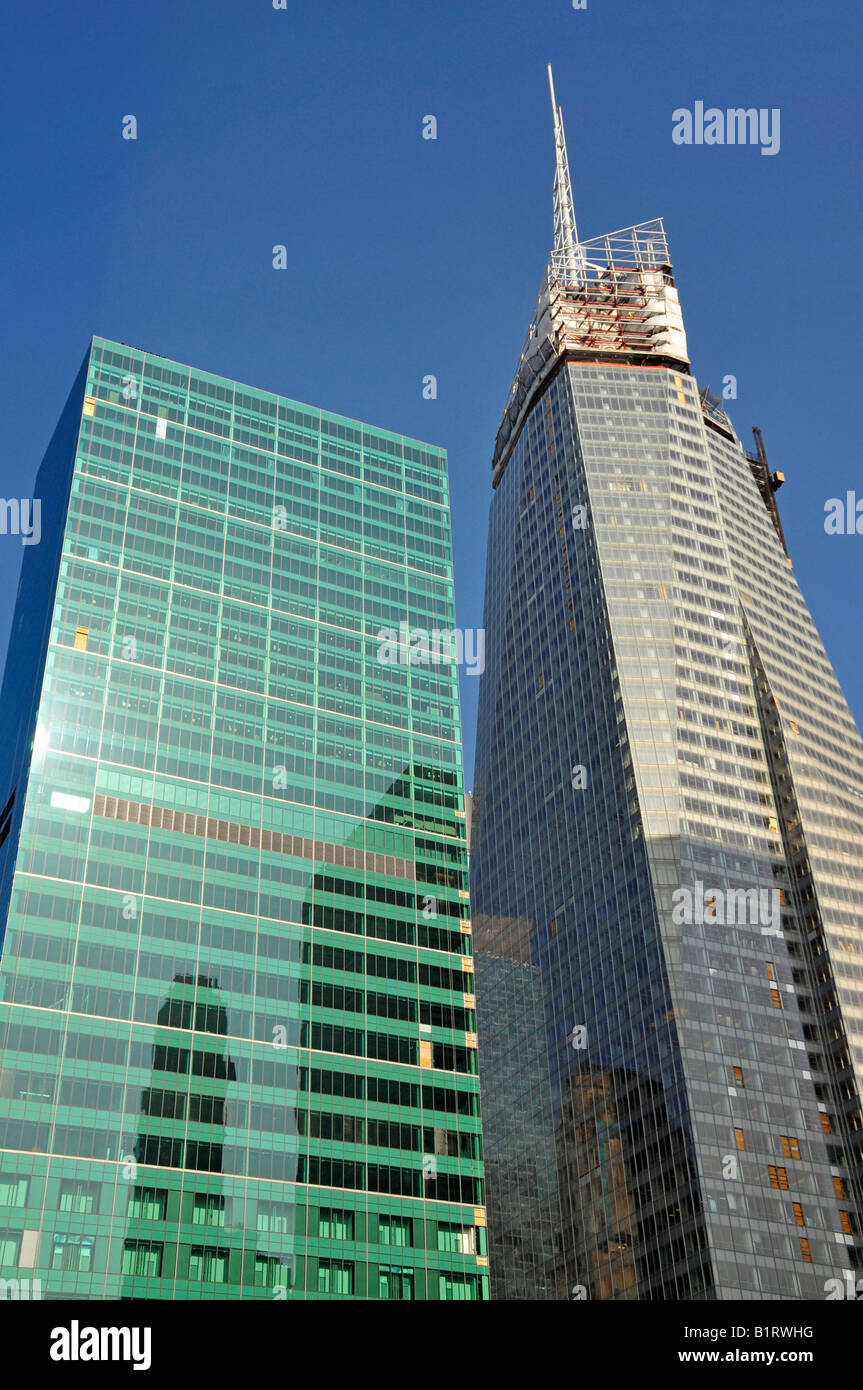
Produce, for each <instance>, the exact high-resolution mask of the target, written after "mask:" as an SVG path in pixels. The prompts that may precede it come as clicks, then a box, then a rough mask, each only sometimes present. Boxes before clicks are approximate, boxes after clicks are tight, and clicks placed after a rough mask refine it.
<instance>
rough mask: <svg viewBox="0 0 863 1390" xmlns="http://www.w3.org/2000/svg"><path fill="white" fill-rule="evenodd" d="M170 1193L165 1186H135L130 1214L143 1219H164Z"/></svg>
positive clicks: (130, 1201)
mask: <svg viewBox="0 0 863 1390" xmlns="http://www.w3.org/2000/svg"><path fill="white" fill-rule="evenodd" d="M167 1206H168V1193H167V1190H166V1189H165V1188H163V1187H133V1188H132V1196H131V1198H130V1199H129V1216H130V1217H137V1218H138V1219H139V1220H141V1221H164V1219H165V1212H166V1210H167Z"/></svg>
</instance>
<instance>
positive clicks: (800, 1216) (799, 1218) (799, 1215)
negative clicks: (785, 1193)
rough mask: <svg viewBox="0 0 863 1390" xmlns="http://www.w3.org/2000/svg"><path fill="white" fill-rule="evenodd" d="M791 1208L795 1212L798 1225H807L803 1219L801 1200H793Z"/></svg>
mask: <svg viewBox="0 0 863 1390" xmlns="http://www.w3.org/2000/svg"><path fill="white" fill-rule="evenodd" d="M791 1210H792V1211H793V1212H794V1220H795V1221H796V1222H797V1225H798V1226H805V1225H806V1222H805V1220H804V1219H803V1208H802V1207H801V1205H800V1203H799V1202H792V1203H791Z"/></svg>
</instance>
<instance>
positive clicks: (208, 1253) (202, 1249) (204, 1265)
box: [189, 1245, 228, 1284]
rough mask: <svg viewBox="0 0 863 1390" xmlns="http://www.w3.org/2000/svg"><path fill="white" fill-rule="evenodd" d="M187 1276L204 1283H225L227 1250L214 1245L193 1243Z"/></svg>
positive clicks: (226, 1276) (226, 1277)
mask: <svg viewBox="0 0 863 1390" xmlns="http://www.w3.org/2000/svg"><path fill="white" fill-rule="evenodd" d="M189 1278H190V1279H195V1280H198V1281H200V1282H202V1283H205V1284H226V1283H227V1281H228V1251H227V1250H225V1249H220V1248H219V1247H217V1246H215V1245H193V1246H192V1253H191V1256H190V1258H189Z"/></svg>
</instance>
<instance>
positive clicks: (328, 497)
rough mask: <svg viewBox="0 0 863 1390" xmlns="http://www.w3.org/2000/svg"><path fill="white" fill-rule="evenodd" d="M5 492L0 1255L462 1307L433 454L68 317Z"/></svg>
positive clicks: (75, 1273)
mask: <svg viewBox="0 0 863 1390" xmlns="http://www.w3.org/2000/svg"><path fill="white" fill-rule="evenodd" d="M37 486H38V492H39V495H40V499H41V502H42V517H43V532H42V541H41V544H40V545H39V546H34V547H31V548H30V549H28V550H27V551H26V556H25V562H24V569H23V574H22V583H21V587H20V590H19V594H18V600H17V607H16V613H15V620H14V627H13V635H12V644H11V649H10V655H9V659H8V662H7V669H6V677H5V683H4V687H3V695H2V704H3V710H4V715H5V719H6V729H7V746H6V748H5V750H4V761H3V764H2V768H0V772H2V779H3V780H2V789H0V801H2V803H3V804H4V805H5V810H4V812H3V818H2V822H0V826H2V829H0V836H2V837H3V844H2V848H0V855H2V860H0V924H2V928H5V939H4V940H3V945H2V955H0V1278H5V1279H7V1280H20V1281H25V1280H26V1281H31V1280H37V1281H40V1282H41V1295H42V1297H45V1298H108V1299H118V1298H148V1299H202V1298H206V1299H212V1298H224V1299H240V1298H245V1299H254V1298H261V1299H269V1298H342V1297H351V1296H354V1297H363V1298H371V1299H378V1298H381V1299H411V1298H413V1299H475V1298H482V1297H486V1296H487V1280H488V1272H487V1264H488V1260H487V1256H486V1248H485V1212H484V1196H483V1174H482V1162H481V1152H480V1120H479V1107H478V1079H477V1066H476V1057H477V1054H476V1037H475V1018H474V986H473V960H472V949H471V927H470V920H469V906H468V895H467V874H466V867H467V848H466V832H465V812H464V792H463V782H462V767H461V750H460V741H459V740H460V729H459V711H458V688H457V672H456V670H455V667H454V666H453V665H452V664H447V663H444V664H440V663H438V664H437V665H434V664H430V663H425V664H423V663H422V661H419V662H409V663H405V662H401V661H398V660H384V659H383V655H384V653H383V647H382V642H381V637H380V633H381V631H382V630H383V631H386V630H388V629H390V628H394V629H396V630H399V627H400V624H401V623H407V624H408V625H409V626H410V627H414V628H417V629H433V630H434V629H439V628H444V629H448V628H451V627H452V623H453V589H452V561H451V549H450V534H449V509H448V508H449V504H448V490H447V477H446V460H445V456H444V454H443V452H442V451H441V450H440V449H436V448H432V447H430V446H428V445H426V444H421V443H418V442H417V441H415V440H411V439H407V438H403V437H402V436H400V435H397V434H393V433H390V432H388V431H385V430H378V429H372V428H370V427H369V426H367V425H363V424H360V423H358V422H357V421H354V420H348V419H344V418H342V417H340V416H338V415H332V414H328V413H326V412H323V411H320V410H317V409H313V408H311V407H309V406H304V405H300V404H297V403H296V402H294V401H290V400H286V399H284V398H282V397H277V396H275V395H271V394H268V393H266V392H263V391H255V390H252V389H251V388H248V387H245V386H242V385H240V384H238V383H235V382H233V381H228V380H226V379H224V378H221V377H217V376H211V375H208V374H207V373H205V372H200V371H197V370H192V369H190V368H189V367H185V366H182V365H180V364H179V363H176V362H170V361H167V360H165V359H163V358H160V357H156V356H153V355H152V354H148V353H144V352H139V351H137V350H134V349H132V348H129V347H126V346H124V345H122V344H119V343H114V342H109V341H106V340H104V339H101V338H95V339H94V340H93V342H92V344H91V347H90V349H89V351H88V353H87V356H86V359H85V361H84V364H83V367H82V369H81V372H80V374H79V376H78V379H77V381H76V383H75V387H74V389H73V391H72V394H71V396H70V398H69V402H68V404H67V406H66V408H65V410H64V412H63V415H62V418H61V420H60V423H59V425H58V428H57V431H56V433H55V435H54V438H53V440H52V442H51V444H50V446H49V449H48V452H47V454H46V457H45V461H44V464H43V467H42V470H41V473H40V475H39V481H38V485H37Z"/></svg>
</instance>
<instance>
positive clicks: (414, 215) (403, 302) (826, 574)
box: [0, 0, 863, 785]
mask: <svg viewBox="0 0 863 1390" xmlns="http://www.w3.org/2000/svg"><path fill="white" fill-rule="evenodd" d="M5 38H6V44H5V46H6V49H7V58H8V62H7V75H6V80H5V84H4V86H3V88H2V90H0V114H2V129H3V132H4V142H3V143H4V171H3V179H2V191H0V200H2V207H3V229H4V232H3V235H4V251H5V255H4V256H3V261H2V268H0V295H2V298H0V306H2V317H3V322H4V324H5V325H6V329H7V331H6V333H5V334H4V340H3V344H2V348H0V351H2V378H3V381H4V383H5V389H6V409H5V410H4V411H3V413H2V418H0V433H2V440H0V495H2V496H3V497H11V496H16V497H29V496H32V488H33V480H34V478H35V474H36V470H37V468H38V464H39V461H40V459H41V456H42V453H43V451H44V448H45V445H46V443H47V441H48V439H49V437H50V435H51V432H52V429H53V426H54V424H55V422H56V419H57V416H58V414H59V411H60V408H61V406H62V404H63V402H64V401H65V398H66V395H67V393H68V390H69V387H70V386H71V383H72V380H73V378H74V375H75V373H76V371H77V368H78V366H79V364H80V361H81V358H82V356H83V354H84V351H85V348H86V345H87V342H88V339H89V337H90V336H91V334H93V333H100V334H104V335H105V336H107V337H112V338H118V339H120V340H122V341H123V342H127V343H130V344H133V345H135V346H137V347H142V348H146V349H149V350H151V351H154V352H157V353H160V354H162V355H164V356H166V357H172V358H176V359H178V360H180V361H183V362H191V363H193V364H194V365H196V366H199V367H201V368H204V369H206V370H209V371H212V372H217V373H222V374H224V375H226V376H229V377H234V378H236V379H238V380H240V381H245V382H250V383H252V384H253V385H256V386H259V387H262V388H266V389H270V390H273V391H278V392H281V393H283V394H285V395H288V396H293V397H295V398H297V399H299V400H304V401H308V402H311V403H313V404H316V405H320V406H323V407H325V408H327V409H329V410H334V411H337V412H340V413H342V414H345V415H350V416H356V417H359V418H361V419H364V420H367V421H369V422H371V423H374V424H378V425H381V426H385V427H387V428H390V429H395V430H400V431H403V432H405V433H407V434H412V435H415V436H417V437H419V438H421V439H427V440H430V441H431V442H433V443H436V444H441V445H443V446H444V447H445V448H446V449H447V450H448V453H449V460H450V478H451V492H452V505H453V531H454V542H455V564H456V594H457V603H458V621H459V623H460V625H461V626H462V627H479V626H480V625H481V623H482V599H483V585H484V568H485V535H486V528H487V512H488V501H489V496H490V491H491V486H490V469H489V461H490V456H491V449H492V445H493V440H494V434H495V431H496V428H497V424H498V420H499V417H500V412H501V409H502V407H503V404H504V401H505V398H506V393H507V390H508V387H509V383H510V380H511V377H512V373H513V370H514V366H515V361H516V358H517V355H518V351H519V348H520V346H521V340H522V337H523V334H524V331H525V329H526V327H527V322H528V319H529V315H530V311H531V308H532V304H533V300H534V297H535V294H536V290H537V287H538V283H539V280H540V277H541V274H542V270H543V266H544V263H545V259H546V256H547V254H548V251H549V249H550V243H551V238H552V203H551V187H552V178H553V163H554V154H553V142H552V132H551V115H550V110H549V104H548V92H547V86H546V75H545V64H546V62H547V61H549V60H551V61H552V62H553V64H554V69H555V82H556V86H557V95H558V101H559V102H560V104H561V105H562V107H563V111H564V118H565V122H566V129H567V137H568V143H569V153H570V163H571V166H572V175H573V184H574V191H575V202H576V212H577V217H578V224H579V230H580V232H581V234H582V236H584V237H591V236H596V235H598V234H600V233H602V232H605V231H610V230H613V229H615V228H618V227H623V226H627V225H629V224H631V223H633V222H640V221H644V220H646V219H648V218H651V217H656V216H663V217H664V218H665V219H666V229H667V232H668V235H669V241H670V246H671V253H672V258H673V261H674V265H675V273H676V279H677V284H678V287H679V290H680V295H681V301H682V305H683V311H684V318H685V322H686V328H687V333H688V339H689V347H690V352H691V354H692V360H693V371H694V372H695V374H696V376H697V377H698V379H699V381H701V382H702V383H708V382H709V383H710V384H711V385H712V386H713V387H714V389H717V388H718V387H719V385H720V383H721V380H722V378H723V376H725V375H726V374H729V373H733V374H734V375H735V376H736V377H737V381H738V400H737V401H736V402H733V403H732V412H731V413H732V417H733V419H734V421H735V424H736V425H737V428H738V431H739V432H740V433H741V436H742V437H744V440H745V442H747V443H748V442H749V441H750V434H749V429H750V426H751V425H752V424H758V425H760V426H761V428H762V430H763V431H764V438H765V443H766V446H767V451H768V457H769V459H770V463H771V466H772V467H773V468H778V469H781V470H782V471H783V472H784V473H785V474H786V477H787V479H788V481H787V484H786V486H785V487H784V488H783V490H782V492H781V494H780V503H781V508H782V516H783V522H784V525H785V530H786V535H787V538H788V543H789V548H790V550H791V554H792V556H793V558H794V564H795V573H796V574H797V577H798V579H799V581H800V583H801V586H802V588H803V591H804V594H805V595H806V597H807V599H808V601H809V604H810V607H811V608H812V610H813V613H814V616H815V620H816V622H817V624H818V626H819V628H820V630H821V634H822V637H823V639H824V642H825V645H826V647H827V650H828V653H829V654H830V656H831V658H832V660H833V662H834V665H835V667H836V670H837V673H838V675H839V678H840V680H841V681H842V683H843V686H844V688H845V691H846V694H847V696H848V698H849V701H850V703H851V707H852V710H853V711H854V714H855V716H856V717H857V719H858V723H860V722H863V720H861V716H863V663H861V660H860V651H861V645H863V638H861V635H860V623H859V606H860V588H861V585H860V574H861V565H863V536H853V537H852V536H832V537H828V536H826V535H825V533H824V527H823V522H824V503H825V501H826V499H827V498H829V497H832V496H837V495H843V494H844V492H845V491H846V490H848V489H852V490H857V491H858V493H859V495H860V496H861V497H863V468H861V463H860V452H861V426H860V420H859V400H860V394H861V393H860V385H859V363H860V342H859V328H858V324H859V322H860V319H861V312H860V310H861V306H860V296H861V291H863V274H861V249H863V248H861V236H860V230H859V229H860V225H861V206H860V204H861V183H860V177H859V148H860V134H861V132H860V107H859V88H860V77H859V53H860V51H861V38H863V15H861V13H860V11H859V10H857V9H856V8H855V7H852V6H839V5H837V4H836V3H835V0H832V2H831V3H829V4H813V3H809V2H808V0H807V3H801V0H782V2H781V3H779V2H778V0H759V3H758V4H757V5H753V4H752V3H751V0H723V3H721V4H714V3H706V2H705V0H692V3H690V4H689V5H686V6H682V5H680V3H679V0H675V3H671V2H670V0H650V3H646V2H645V3H634V0H588V4H587V9H585V10H579V11H575V10H573V9H572V6H571V0H542V2H541V3H532V4H525V3H522V4H516V3H512V0H497V2H496V3H490V0H471V3H470V4H469V5H465V4H464V0H459V2H458V3H456V2H455V0H438V3H436V4H434V5H432V4H417V3H411V0H401V3H384V4H373V3H372V4H364V5H358V4H356V2H355V0H354V2H353V3H342V2H339V3H328V0H315V3H314V4H313V5H308V4H300V3H299V2H298V0H288V8H287V10H274V9H273V7H272V0H243V3H242V4H237V3H228V0H208V3H207V4H206V5H200V4H190V3H181V4H179V5H178V4H177V3H176V0H172V2H171V3H169V0H147V4H145V5H135V6H131V5H116V6H109V7H106V6H104V5H102V4H97V3H95V0H92V2H91V3H86V4H85V3H76V0H68V2H67V3H66V4H64V5H60V6H51V7H48V8H46V7H44V6H32V7H31V6H21V7H16V8H15V9H14V14H13V9H12V7H11V5H9V6H7V10H6V36H5ZM696 100H703V101H704V102H705V104H706V105H707V106H717V107H721V108H725V107H729V106H734V107H736V106H745V107H749V106H755V107H758V108H762V107H765V108H773V107H778V108H780V111H781V148H780V151H779V153H778V154H777V155H775V156H772V157H771V156H763V155H761V153H760V151H759V149H758V148H757V147H743V148H741V147H727V146H723V147H721V146H714V147H707V146H690V147H686V146H680V145H676V144H674V143H673V141H672V139H671V130H672V112H673V111H674V110H675V109H677V108H681V107H689V108H692V107H693V105H694V103H695V101H696ZM127 114H134V115H135V116H136V118H137V121H138V139H137V140H136V141H127V140H123V139H122V137H121V129H122V119H123V117H124V116H125V115H127ZM427 114H433V115H435V116H436V118H437V121H438V138H437V140H436V141H426V140H423V139H422V118H423V116H424V115H427ZM277 243H283V244H284V245H285V246H286V247H287V252H288V268H287V270H285V271H278V272H277V271H275V270H273V268H272V247H273V246H274V245H275V244H277ZM427 373H434V374H435V375H436V377H437V379H438V399H437V400H436V401H425V400H423V398H422V393H421V383H422V378H423V376H424V375H426V374H427ZM20 561H21V545H20V540H19V538H18V537H9V536H5V537H3V536H0V648H2V650H5V646H6V639H7V635H8V630H9V624H10V620H11V611H12V604H13V601H14V594H15V588H16V585H17V571H18V568H19V566H20ZM478 684H479V682H478V680H477V679H476V678H474V677H469V676H464V677H463V679H462V700H463V719H464V725H465V743H466V758H467V761H466V768H467V781H468V785H470V782H471V776H472V773H471V769H472V765H473V735H474V727H475V720H476V696H477V687H478Z"/></svg>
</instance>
